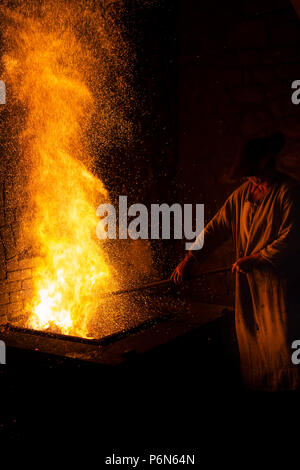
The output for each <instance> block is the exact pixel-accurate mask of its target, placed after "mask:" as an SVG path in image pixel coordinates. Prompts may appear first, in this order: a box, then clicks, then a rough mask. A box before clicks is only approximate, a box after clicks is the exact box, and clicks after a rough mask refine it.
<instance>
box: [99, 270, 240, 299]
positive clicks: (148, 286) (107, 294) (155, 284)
mask: <svg viewBox="0 0 300 470" xmlns="http://www.w3.org/2000/svg"><path fill="white" fill-rule="evenodd" d="M229 271H231V266H226V267H223V268H219V269H214V270H212V271H205V272H202V273H200V274H198V275H197V276H194V277H192V278H189V279H186V281H193V280H195V279H199V278H201V277H202V276H209V275H211V274H220V273H226V272H229ZM171 284H173V281H172V279H163V280H162V281H154V282H149V283H148V284H143V285H142V286H136V287H131V288H129V289H121V290H117V291H114V292H105V293H104V294H102V298H103V297H110V296H114V295H121V294H130V293H131V292H138V291H142V290H145V289H151V288H152V287H159V286H163V285H171Z"/></svg>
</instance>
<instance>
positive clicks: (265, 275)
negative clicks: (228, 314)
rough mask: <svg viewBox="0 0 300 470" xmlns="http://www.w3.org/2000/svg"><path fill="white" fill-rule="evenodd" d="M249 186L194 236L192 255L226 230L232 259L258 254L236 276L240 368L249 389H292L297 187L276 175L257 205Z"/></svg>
mask: <svg viewBox="0 0 300 470" xmlns="http://www.w3.org/2000/svg"><path fill="white" fill-rule="evenodd" d="M250 188H251V183H250V182H246V183H245V184H243V185H242V186H240V187H239V188H238V189H237V190H236V191H234V192H233V193H232V194H231V196H230V197H229V198H228V199H227V200H226V202H225V204H224V205H223V207H222V208H221V209H220V210H219V211H218V213H217V214H216V215H215V217H214V218H213V219H212V220H211V221H210V222H209V223H208V225H207V226H206V227H205V230H204V233H202V234H200V235H199V237H198V239H197V240H196V242H195V243H199V242H200V243H201V239H202V238H203V236H204V247H203V250H199V251H193V254H194V255H196V257H199V261H201V256H202V254H204V255H207V253H208V252H210V251H211V250H212V249H214V248H216V245H217V244H218V243H219V242H222V241H223V240H224V239H226V238H227V237H228V236H230V235H231V236H232V238H233V243H234V249H235V254H236V259H238V258H241V257H243V256H247V255H250V254H252V253H257V252H260V253H261V254H262V256H263V258H264V259H265V261H266V262H265V263H263V265H262V266H260V267H257V268H255V269H253V271H252V272H251V273H249V274H246V275H245V274H236V275H235V276H236V293H235V296H236V297H235V299H236V300H235V325H236V333H237V339H238V345H239V352H240V364H241V373H242V376H243V379H244V382H245V384H246V386H247V387H249V388H252V389H258V390H267V391H280V390H293V389H295V388H297V387H298V380H299V370H298V368H299V367H300V366H294V365H293V364H292V362H291V355H292V352H293V351H292V349H291V343H292V341H293V340H295V339H300V325H299V324H300V321H299V320H300V306H299V301H298V294H299V292H298V291H300V286H299V288H298V287H297V286H296V281H297V274H296V273H297V271H296V268H297V267H298V262H299V242H300V237H299V228H298V221H299V215H298V214H297V209H296V208H297V203H296V201H297V197H296V191H295V188H294V187H293V184H292V183H291V182H290V181H288V179H286V178H283V177H282V176H280V177H278V179H277V181H276V182H275V183H273V185H272V186H271V189H270V191H269V192H268V193H267V194H266V196H265V197H264V198H263V199H262V200H261V201H259V203H258V204H257V205H255V204H253V203H252V202H250V201H249V192H250ZM201 252H202V254H201ZM295 286H296V288H295Z"/></svg>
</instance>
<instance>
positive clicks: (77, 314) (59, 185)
mask: <svg viewBox="0 0 300 470" xmlns="http://www.w3.org/2000/svg"><path fill="white" fill-rule="evenodd" d="M59 14H60V20H61V19H62V15H63V13H62V12H61V11H60V13H59ZM8 16H9V21H10V26H9V27H8V28H7V35H8V36H9V37H10V38H13V42H14V43H15V46H14V47H12V48H11V50H10V51H9V52H8V53H7V54H6V55H5V57H4V64H5V70H6V74H7V76H8V78H9V82H10V83H11V84H12V85H11V86H12V89H13V91H14V93H15V95H16V97H17V99H18V101H19V102H21V103H22V105H23V106H24V107H25V109H26V122H25V126H24V131H23V133H22V135H21V144H22V145H21V146H22V148H23V149H25V157H24V158H25V160H26V162H27V166H28V167H30V175H29V178H28V188H27V189H28V192H29V195H30V201H31V204H32V208H33V211H32V213H33V217H32V220H31V223H30V227H29V228H30V232H31V233H30V234H29V231H28V228H27V233H28V234H29V236H30V237H31V238H32V239H33V241H34V245H35V246H38V249H39V251H40V253H41V255H42V256H41V257H40V261H39V264H38V266H37V267H36V271H35V272H34V276H33V280H34V294H33V298H32V300H31V301H30V302H29V304H28V306H27V309H28V311H29V312H31V314H30V318H29V321H28V325H29V327H31V328H34V329H50V330H54V331H59V332H61V333H64V334H72V335H79V336H87V335H88V333H89V320H90V319H91V318H92V317H93V316H94V315H95V314H96V312H97V308H98V303H99V293H100V292H101V291H107V290H111V289H116V288H118V284H117V281H116V280H115V278H114V276H113V272H112V269H111V268H110V267H109V265H108V261H107V258H106V255H105V252H104V250H103V248H102V247H101V246H100V242H99V240H97V238H96V225H97V223H98V222H99V220H98V218H97V217H96V212H95V211H96V207H97V205H98V204H100V203H102V202H104V201H107V200H108V193H107V191H106V189H105V187H104V185H103V184H102V182H101V181H100V180H99V179H98V178H96V177H95V176H94V175H93V174H92V173H91V171H90V168H91V162H90V157H89V155H88V151H87V144H86V139H85V131H86V130H87V128H88V126H89V123H90V118H91V116H92V113H93V111H94V99H93V96H92V94H91V92H90V89H89V86H88V74H87V73H86V70H87V69H88V66H89V63H90V62H91V61H92V57H91V55H90V54H91V53H90V52H88V51H87V50H85V49H84V48H83V47H82V46H81V43H80V41H79V39H78V38H77V37H76V34H75V32H74V31H73V30H72V27H71V26H70V24H69V18H70V12H69V13H68V12H67V11H66V12H65V13H64V17H63V25H62V21H60V22H59V24H58V26H55V25H56V18H55V14H54V13H53V12H51V8H48V10H47V12H46V13H45V12H44V14H43V15H41V17H38V16H31V15H29V16H26V15H21V14H20V13H15V12H14V13H11V12H9V13H8Z"/></svg>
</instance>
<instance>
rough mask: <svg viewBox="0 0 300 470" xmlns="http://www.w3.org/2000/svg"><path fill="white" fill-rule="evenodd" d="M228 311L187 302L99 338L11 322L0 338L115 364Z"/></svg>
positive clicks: (23, 346)
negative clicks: (175, 310)
mask: <svg viewBox="0 0 300 470" xmlns="http://www.w3.org/2000/svg"><path fill="white" fill-rule="evenodd" d="M228 314H230V315H231V314H232V310H230V309H228V307H226V306H224V305H218V304H207V303H200V302H196V301H195V302H189V309H188V310H187V311H184V312H181V313H177V314H173V313H170V312H162V313H161V314H160V315H158V316H156V317H155V318H153V319H150V320H147V321H144V322H143V323H141V324H140V325H138V326H135V327H133V328H129V329H127V330H124V331H120V332H118V333H115V334H112V335H108V336H104V337H102V338H100V339H88V338H80V337H75V336H67V335H61V334H53V333H48V332H46V331H36V330H30V329H25V328H20V327H15V326H5V327H3V328H2V329H1V331H0V338H1V339H2V340H3V341H5V343H6V345H7V346H8V347H12V348H19V349H23V350H31V351H36V352H40V353H46V354H50V355H56V356H63V357H66V358H71V359H76V360H83V361H89V362H94V363H98V364H102V365H118V364H121V363H124V362H126V361H127V360H129V359H130V358H131V357H133V356H134V357H136V356H137V355H142V354H144V353H145V352H147V351H150V350H152V349H154V348H156V347H158V346H160V345H163V344H166V343H169V342H171V341H173V340H174V339H176V338H178V337H180V336H183V335H185V334H187V333H189V332H190V331H192V330H196V329H198V328H201V327H203V326H205V325H208V324H209V323H212V322H214V321H216V320H217V319H219V318H221V317H224V316H226V315H228Z"/></svg>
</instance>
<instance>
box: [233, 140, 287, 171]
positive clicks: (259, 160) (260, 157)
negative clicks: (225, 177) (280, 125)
mask: <svg viewBox="0 0 300 470" xmlns="http://www.w3.org/2000/svg"><path fill="white" fill-rule="evenodd" d="M284 145H285V137H284V135H283V134H282V132H281V131H277V132H274V133H273V134H271V135H269V136H266V137H259V138H255V139H251V140H249V141H248V142H246V143H245V144H243V145H242V146H241V148H240V150H239V152H238V154H237V157H236V159H235V162H234V164H233V166H232V168H231V170H230V172H229V178H230V179H231V180H236V179H240V178H243V177H245V176H258V175H259V174H261V173H262V172H263V171H264V170H265V169H266V168H268V167H271V166H272V165H273V166H274V167H275V165H276V158H275V157H276V156H277V155H278V154H279V153H280V152H281V150H282V149H283V147H284Z"/></svg>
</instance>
